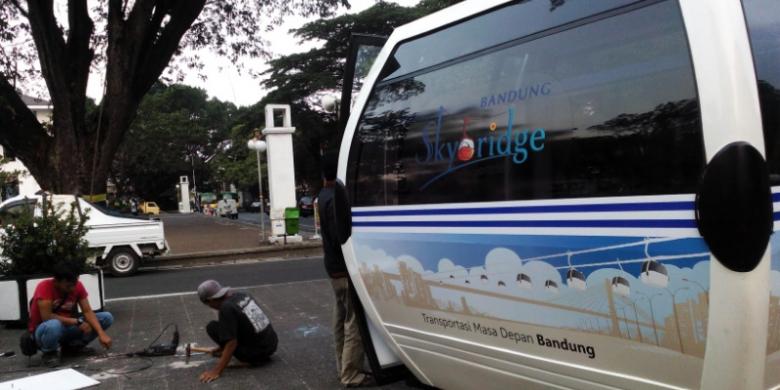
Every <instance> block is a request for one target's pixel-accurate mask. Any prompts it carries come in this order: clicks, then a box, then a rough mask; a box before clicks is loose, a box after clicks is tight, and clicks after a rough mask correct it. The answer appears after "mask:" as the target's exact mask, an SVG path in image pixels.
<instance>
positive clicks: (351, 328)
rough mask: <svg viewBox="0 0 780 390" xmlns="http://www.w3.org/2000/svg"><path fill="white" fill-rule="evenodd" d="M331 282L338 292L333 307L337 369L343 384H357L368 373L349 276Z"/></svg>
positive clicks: (334, 289)
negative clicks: (364, 369)
mask: <svg viewBox="0 0 780 390" xmlns="http://www.w3.org/2000/svg"><path fill="white" fill-rule="evenodd" d="M330 283H331V285H332V286H333V292H334V293H335V294H336V304H335V305H334V307H333V336H334V338H335V343H336V369H337V370H338V373H339V379H340V380H341V383H342V384H343V385H356V384H359V383H361V382H362V381H363V380H364V379H365V378H366V375H365V374H364V373H363V340H361V337H360V329H359V328H358V323H357V318H356V316H355V308H354V307H353V305H352V299H351V296H350V295H351V294H350V292H349V278H346V277H345V278H335V279H331V280H330Z"/></svg>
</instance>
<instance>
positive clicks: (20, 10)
mask: <svg viewBox="0 0 780 390" xmlns="http://www.w3.org/2000/svg"><path fill="white" fill-rule="evenodd" d="M11 4H13V5H14V7H16V9H17V10H18V11H19V13H20V14H22V16H24V17H25V18H27V17H29V14H28V13H27V10H25V9H24V8H22V5H21V4H19V1H18V0H11Z"/></svg>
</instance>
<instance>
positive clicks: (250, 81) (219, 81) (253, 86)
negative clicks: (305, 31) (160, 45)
mask: <svg viewBox="0 0 780 390" xmlns="http://www.w3.org/2000/svg"><path fill="white" fill-rule="evenodd" d="M418 1H419V0H392V1H391V2H394V3H398V4H400V5H403V6H406V7H408V6H412V5H415V4H417V2H418ZM375 3H376V0H350V4H352V8H350V9H349V10H347V9H345V8H341V9H340V10H339V11H338V13H339V14H344V13H357V12H360V11H363V10H365V9H367V8H369V7H371V6H372V5H373V4H375ZM315 19H316V17H312V18H304V17H298V16H296V17H291V18H289V19H288V20H287V21H285V22H284V23H283V24H282V25H280V26H277V27H276V28H275V29H274V31H272V32H270V33H268V34H267V35H266V40H268V41H269V42H270V46H269V47H268V49H269V51H270V53H271V56H272V57H274V58H276V57H279V56H282V55H287V54H292V53H297V52H303V51H307V50H309V49H312V48H314V47H316V46H317V43H316V42H305V43H300V42H298V39H296V38H295V37H294V36H293V35H292V34H290V33H289V30H290V29H294V28H298V27H301V26H303V25H304V24H306V22H309V21H312V20H315ZM198 54H199V55H200V57H201V60H202V61H203V64H204V70H203V71H204V74H205V75H206V76H207V78H206V80H201V79H200V78H199V77H198V75H197V74H195V73H194V72H193V73H191V74H189V75H187V77H186V78H185V79H184V81H183V83H184V84H187V85H191V86H194V87H199V88H203V89H205V90H206V92H207V93H208V94H209V97H215V98H217V99H219V100H223V101H229V102H233V103H234V104H236V105H238V106H248V105H252V104H254V103H256V102H257V101H258V100H260V99H261V98H262V97H263V96H264V95H265V94H266V92H267V91H266V90H265V89H264V88H263V87H261V86H260V80H259V79H255V78H253V77H251V76H250V75H249V74H247V73H248V72H243V73H239V72H238V70H237V69H236V68H235V66H233V64H232V63H231V62H230V61H228V60H227V59H224V58H220V57H218V56H216V55H214V54H212V53H210V52H208V51H200V52H199V53H198ZM246 66H247V68H250V67H251V68H252V70H253V71H257V72H259V71H262V70H264V69H266V68H267V64H266V61H265V60H262V59H257V60H254V61H251V62H247V64H246ZM102 82H103V75H102V74H93V75H91V77H90V80H89V85H88V87H87V95H88V96H90V97H92V98H94V99H95V100H99V99H100V96H101V92H102Z"/></svg>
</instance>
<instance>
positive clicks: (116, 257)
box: [108, 248, 141, 276]
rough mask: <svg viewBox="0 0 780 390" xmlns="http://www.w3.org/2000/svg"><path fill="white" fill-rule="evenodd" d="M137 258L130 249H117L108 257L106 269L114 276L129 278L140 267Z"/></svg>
mask: <svg viewBox="0 0 780 390" xmlns="http://www.w3.org/2000/svg"><path fill="white" fill-rule="evenodd" d="M140 263H141V262H140V260H139V259H138V256H137V255H136V254H135V252H133V250H132V249H130V248H119V249H114V250H113V251H111V254H110V255H108V268H109V269H111V274H112V275H114V276H130V275H132V274H134V273H135V272H136V271H137V270H138V266H139V265H140Z"/></svg>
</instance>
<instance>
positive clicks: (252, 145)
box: [246, 138, 268, 153]
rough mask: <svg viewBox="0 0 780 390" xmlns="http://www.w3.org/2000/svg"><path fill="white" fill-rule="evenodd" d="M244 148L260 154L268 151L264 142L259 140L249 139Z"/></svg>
mask: <svg viewBox="0 0 780 390" xmlns="http://www.w3.org/2000/svg"><path fill="white" fill-rule="evenodd" d="M246 146H247V147H248V148H249V149H252V150H257V151H259V152H260V153H262V152H265V151H266V149H268V144H266V142H265V141H263V140H261V139H254V138H253V139H250V140H249V142H247V143H246Z"/></svg>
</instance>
